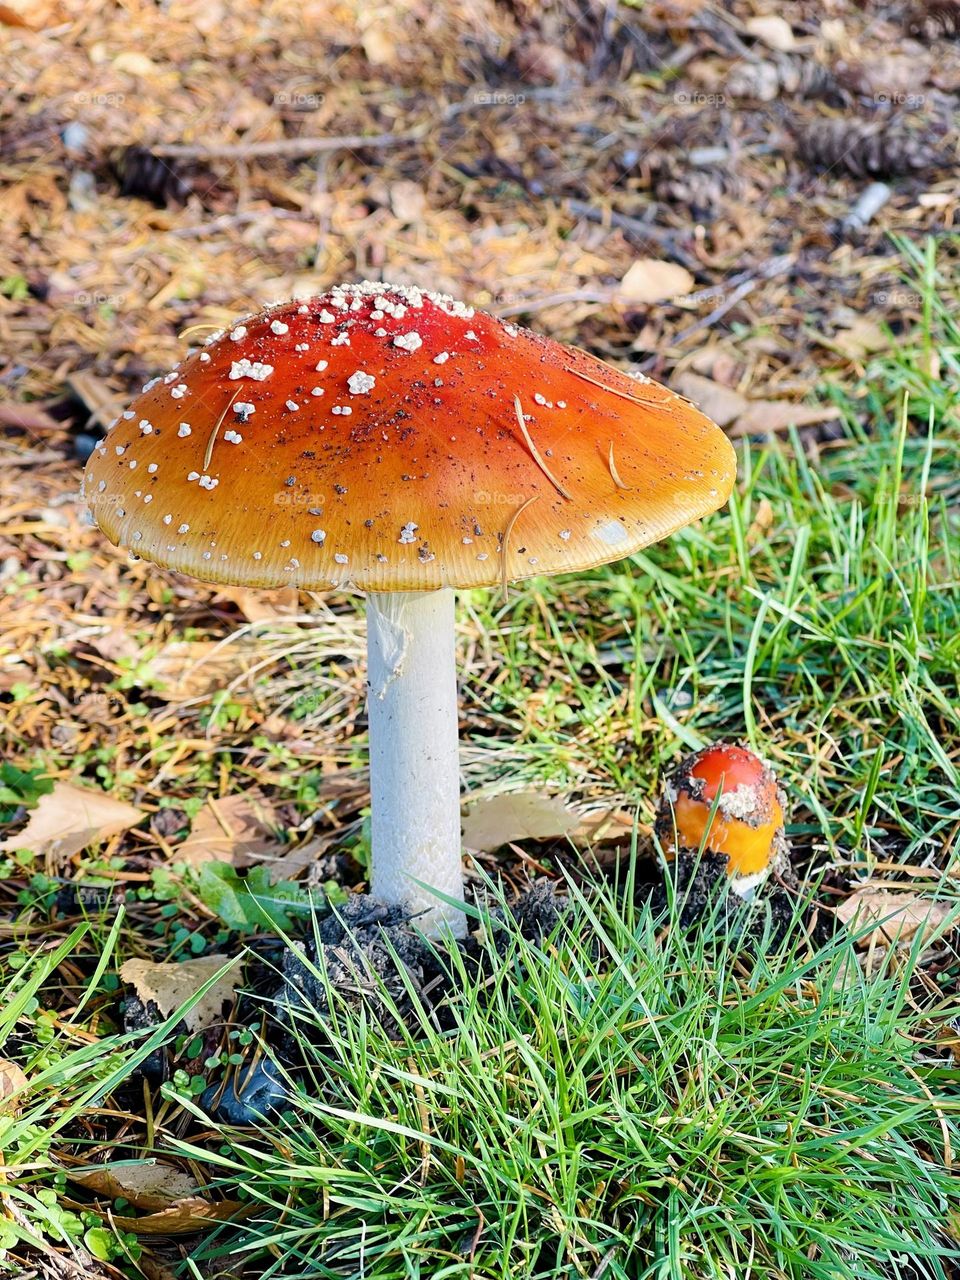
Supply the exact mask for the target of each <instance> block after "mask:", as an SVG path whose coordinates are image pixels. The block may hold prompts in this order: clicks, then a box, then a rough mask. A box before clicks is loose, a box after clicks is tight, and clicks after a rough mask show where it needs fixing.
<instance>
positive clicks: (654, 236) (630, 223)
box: [566, 200, 703, 273]
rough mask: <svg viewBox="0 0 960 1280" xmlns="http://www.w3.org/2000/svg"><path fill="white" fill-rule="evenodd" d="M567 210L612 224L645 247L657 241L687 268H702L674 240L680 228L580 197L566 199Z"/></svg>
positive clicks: (671, 256)
mask: <svg viewBox="0 0 960 1280" xmlns="http://www.w3.org/2000/svg"><path fill="white" fill-rule="evenodd" d="M566 204H567V209H568V211H569V212H570V213H571V214H572V215H573V216H574V217H575V218H586V220H587V221H588V222H596V223H599V225H600V226H602V227H616V228H617V230H618V231H622V232H623V233H624V235H626V236H627V237H628V238H629V239H630V240H632V241H633V242H634V243H635V244H639V245H640V247H641V248H644V249H647V248H649V246H650V245H651V244H657V245H659V246H660V247H661V248H662V249H663V250H664V251H665V253H666V254H667V256H668V257H670V258H673V260H674V261H675V262H679V263H680V264H681V265H682V266H684V267H686V268H687V270H688V271H693V272H695V273H698V272H702V271H703V263H702V262H698V261H697V259H696V258H695V257H694V256H693V254H690V253H687V251H686V250H685V249H681V248H680V246H679V245H678V244H677V240H678V239H679V238H680V237H681V236H682V235H684V234H686V233H685V232H683V231H680V230H673V228H671V227H656V226H652V225H649V224H647V223H646V222H641V220H640V219H639V218H631V217H630V216H629V215H628V214H625V213H617V212H616V210H614V209H600V208H598V207H597V206H596V205H593V204H587V203H585V202H584V201H583V200H568V201H567V202H566Z"/></svg>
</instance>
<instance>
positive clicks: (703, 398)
mask: <svg viewBox="0 0 960 1280" xmlns="http://www.w3.org/2000/svg"><path fill="white" fill-rule="evenodd" d="M670 385H671V386H672V387H673V389H674V390H675V391H679V392H680V394H681V395H682V396H686V397H687V399H688V400H692V401H693V403H694V404H695V405H696V406H697V407H698V408H699V409H702V410H703V412H704V413H705V414H706V415H707V417H708V418H712V419H713V420H714V422H715V423H716V424H717V426H718V427H725V426H727V425H728V424H729V423H731V422H733V421H734V419H735V418H738V417H739V416H740V415H741V414H742V413H744V412H745V411H746V409H747V407H748V405H749V401H748V400H747V398H746V396H742V395H741V394H740V392H739V391H734V389H733V388H732V387H724V386H721V384H720V383H719V382H714V381H712V379H710V378H704V377H701V375H700V374H699V373H693V372H691V370H689V369H687V370H684V372H683V373H678V374H677V376H676V377H675V378H673V379H672V381H671V384H670Z"/></svg>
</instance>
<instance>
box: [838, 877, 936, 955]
mask: <svg viewBox="0 0 960 1280" xmlns="http://www.w3.org/2000/svg"><path fill="white" fill-rule="evenodd" d="M834 911H835V914H836V916H837V918H838V920H840V921H842V923H843V924H845V925H848V926H849V927H851V928H853V929H855V930H856V932H857V933H859V932H860V931H861V930H862V929H864V928H865V927H867V926H871V927H870V928H869V931H868V932H867V933H865V934H864V935H863V937H861V938H859V939H858V940H857V946H858V947H862V948H867V947H873V946H877V945H887V946H889V945H895V946H898V947H902V946H909V945H911V943H912V941H913V938H914V935H915V934H916V933H917V932H918V930H919V931H921V937H922V938H923V939H924V940H925V939H926V938H927V937H929V936H930V935H931V934H933V933H934V932H935V931H936V930H937V929H939V927H940V926H941V925H942V924H943V922H944V920H946V918H947V917H948V915H949V914H950V907H949V906H948V904H947V903H945V902H936V901H935V900H934V899H933V898H925V897H923V896H922V895H921V894H917V893H888V892H887V891H886V890H884V889H874V888H872V887H871V886H870V885H868V884H866V885H863V886H862V887H861V888H859V889H857V890H856V891H855V892H854V893H851V895H850V897H849V898H847V899H846V900H845V901H844V902H842V903H841V904H840V906H839V907H835V908H834Z"/></svg>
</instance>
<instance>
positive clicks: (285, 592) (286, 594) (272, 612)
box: [217, 586, 300, 622]
mask: <svg viewBox="0 0 960 1280" xmlns="http://www.w3.org/2000/svg"><path fill="white" fill-rule="evenodd" d="M217 599H218V600H229V601H230V603H231V604H235V605H236V606H237V608H238V609H239V610H240V612H241V613H242V614H243V616H244V617H245V618H246V620H247V621H248V622H273V621H274V620H275V619H277V618H289V617H292V616H293V615H294V614H297V613H299V612H300V593H299V591H298V590H297V588H296V587H277V588H275V589H274V590H271V591H253V590H251V588H250V587H228V586H218V587H217Z"/></svg>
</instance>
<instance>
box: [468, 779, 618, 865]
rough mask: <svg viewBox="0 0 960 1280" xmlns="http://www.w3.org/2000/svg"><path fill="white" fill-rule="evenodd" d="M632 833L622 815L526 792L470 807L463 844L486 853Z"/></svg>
mask: <svg viewBox="0 0 960 1280" xmlns="http://www.w3.org/2000/svg"><path fill="white" fill-rule="evenodd" d="M632 830H633V819H632V817H631V816H630V814H628V813H624V812H623V811H622V810H619V809H593V810H588V811H584V810H583V809H581V808H578V807H577V806H575V805H572V804H570V803H569V802H568V801H566V800H564V799H563V798H562V797H561V796H551V795H547V794H546V792H543V791H538V790H536V789H535V788H532V787H529V788H527V789H526V790H523V791H507V792H504V793H502V794H500V795H495V796H486V797H484V798H483V799H480V800H476V801H474V802H473V804H472V805H471V806H470V809H469V811H468V812H467V813H466V814H465V815H464V818H463V843H464V844H465V845H466V846H467V848H468V849H473V850H474V851H475V852H477V853H492V852H493V851H494V850H495V849H500V848H502V847H503V846H504V845H506V844H512V843H513V842H514V841H515V840H558V839H571V840H580V841H584V842H590V841H596V840H616V839H618V838H621V837H623V836H624V835H629V834H630V832H631V831H632Z"/></svg>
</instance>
